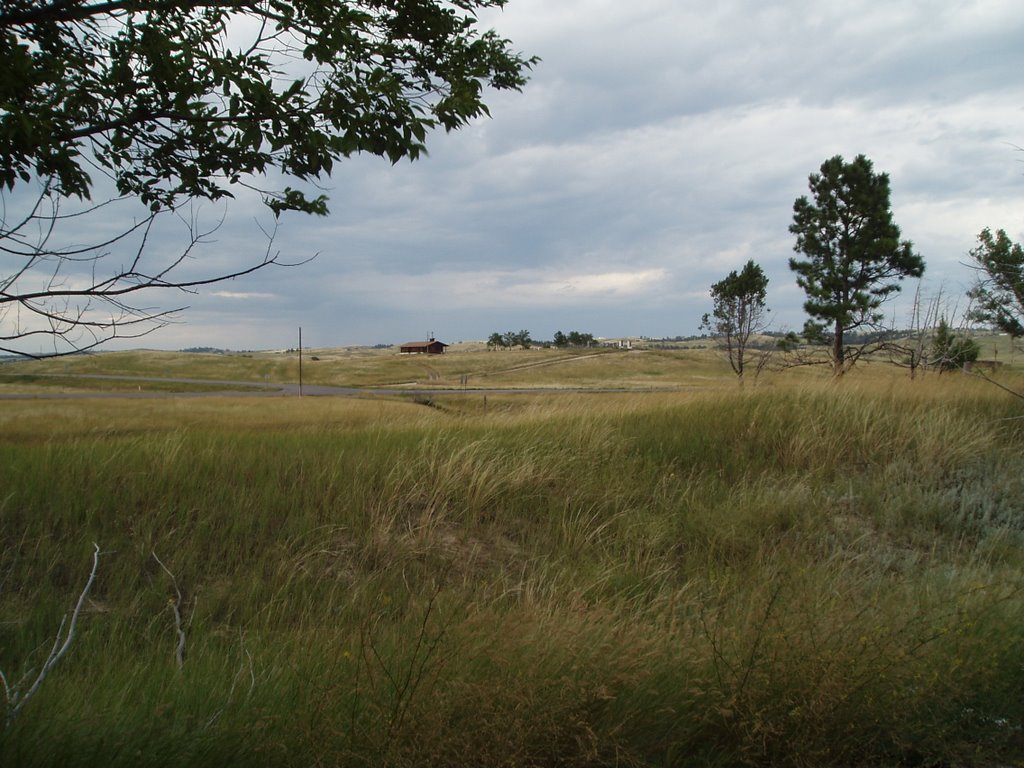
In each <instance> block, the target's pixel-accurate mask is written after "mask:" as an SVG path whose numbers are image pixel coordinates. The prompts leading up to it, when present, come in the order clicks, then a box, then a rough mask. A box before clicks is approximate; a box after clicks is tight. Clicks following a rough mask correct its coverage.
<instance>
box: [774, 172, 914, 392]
mask: <svg viewBox="0 0 1024 768" xmlns="http://www.w3.org/2000/svg"><path fill="white" fill-rule="evenodd" d="M809 186H810V189H811V195H812V198H813V199H808V198H807V197H806V196H803V197H799V198H797V200H796V202H795V203H794V204H793V223H792V224H791V225H790V227H789V231H790V232H792V233H793V234H794V235H796V244H795V245H794V246H793V250H795V251H796V252H798V253H802V254H804V255H805V256H806V257H807V258H806V259H805V260H798V259H793V258H791V259H790V260H789V268H790V269H791V270H793V271H794V272H795V273H796V274H797V281H796V282H797V285H799V286H800V287H801V288H803V289H804V291H805V292H806V294H807V301H806V302H805V303H804V311H805V312H807V314H808V315H810V316H811V318H810V319H809V320H808V321H807V323H806V324H805V325H804V337H805V338H806V339H807V340H808V341H810V342H812V343H813V342H828V349H829V361H830V363H831V365H832V370H833V373H834V374H835V375H836V376H841V375H842V374H844V373H845V372H846V371H848V370H849V369H850V368H851V367H852V366H853V365H854V364H855V363H856V362H857V360H858V359H859V358H860V356H861V355H862V354H864V353H865V352H866V351H868V350H869V349H871V348H873V345H872V344H871V342H866V343H861V344H858V345H855V346H848V345H847V343H846V335H847V334H848V333H850V332H851V331H856V330H872V329H876V328H877V327H878V326H879V324H880V323H881V320H882V317H883V315H882V313H880V312H879V311H878V309H879V307H880V306H881V305H882V302H883V301H885V300H886V299H887V298H889V296H890V295H892V294H893V293H896V292H898V291H899V290H900V281H902V280H903V279H904V278H906V277H920V276H921V275H922V274H924V261H923V260H922V259H921V257H920V256H919V255H918V254H916V253H914V250H913V245H912V244H911V243H910V242H909V241H907V240H900V229H899V227H898V226H896V224H895V223H894V222H893V217H892V211H891V210H890V204H889V176H888V174H885V173H877V174H876V173H875V172H874V169H873V166H872V163H871V161H870V160H868V159H867V158H866V157H865V156H864V155H858V156H857V157H856V158H855V159H854V160H853V162H851V163H846V162H844V161H843V158H842V157H841V156H839V155H836V156H835V157H833V158H831V159H829V160H826V161H825V162H824V163H822V165H821V172H820V173H812V174H811V175H810V177H809Z"/></svg>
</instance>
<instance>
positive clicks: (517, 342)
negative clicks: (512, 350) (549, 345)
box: [507, 330, 533, 349]
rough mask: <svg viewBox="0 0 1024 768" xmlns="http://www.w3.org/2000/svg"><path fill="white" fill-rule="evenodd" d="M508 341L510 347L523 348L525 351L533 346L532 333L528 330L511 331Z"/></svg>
mask: <svg viewBox="0 0 1024 768" xmlns="http://www.w3.org/2000/svg"><path fill="white" fill-rule="evenodd" d="M507 335H508V341H509V346H510V347H522V348H523V349H529V348H530V345H531V344H533V339H531V338H530V332H529V331H527V330H522V331H515V332H512V331H509V333H508V334H507Z"/></svg>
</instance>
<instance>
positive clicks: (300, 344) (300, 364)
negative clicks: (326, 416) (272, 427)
mask: <svg viewBox="0 0 1024 768" xmlns="http://www.w3.org/2000/svg"><path fill="white" fill-rule="evenodd" d="M299 397H302V326H301V325H300V326H299Z"/></svg>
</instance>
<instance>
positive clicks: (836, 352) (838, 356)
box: [832, 320, 846, 376]
mask: <svg viewBox="0 0 1024 768" xmlns="http://www.w3.org/2000/svg"><path fill="white" fill-rule="evenodd" d="M843 346H844V345H843V324H842V322H841V321H839V320H836V330H835V334H834V335H833V336H832V375H833V376H842V375H843V374H844V373H846V359H845V350H844V349H843Z"/></svg>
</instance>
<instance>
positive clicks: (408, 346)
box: [402, 338, 448, 355]
mask: <svg viewBox="0 0 1024 768" xmlns="http://www.w3.org/2000/svg"><path fill="white" fill-rule="evenodd" d="M447 346H448V345H447V344H445V343H444V342H443V341H438V340H437V339H435V338H431V339H430V341H407V342H406V343H405V344H403V345H402V352H403V353H412V354H419V355H443V354H444V350H445V347H447Z"/></svg>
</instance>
